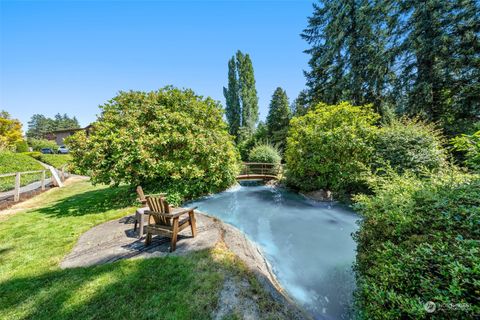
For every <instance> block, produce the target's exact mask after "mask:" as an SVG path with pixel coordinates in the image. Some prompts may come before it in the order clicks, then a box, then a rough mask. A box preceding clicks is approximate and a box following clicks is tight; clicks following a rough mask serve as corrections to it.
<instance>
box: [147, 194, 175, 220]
mask: <svg viewBox="0 0 480 320" xmlns="http://www.w3.org/2000/svg"><path fill="white" fill-rule="evenodd" d="M147 204H148V207H149V209H150V211H153V212H158V213H170V205H169V204H168V202H167V200H165V198H164V197H160V196H148V197H147ZM153 218H154V220H155V223H156V224H159V225H164V226H171V225H172V219H169V218H165V217H158V216H153Z"/></svg>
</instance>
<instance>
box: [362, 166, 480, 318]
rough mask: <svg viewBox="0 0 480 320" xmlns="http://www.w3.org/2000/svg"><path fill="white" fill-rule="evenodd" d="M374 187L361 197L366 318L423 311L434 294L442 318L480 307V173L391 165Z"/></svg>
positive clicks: (476, 311) (468, 314)
mask: <svg viewBox="0 0 480 320" xmlns="http://www.w3.org/2000/svg"><path fill="white" fill-rule="evenodd" d="M371 187H372V189H373V190H374V193H375V194H374V195H371V196H366V195H361V196H357V197H356V198H355V200H356V201H357V204H356V205H355V209H356V210H357V211H358V212H359V213H360V214H361V215H362V217H363V219H362V220H361V222H360V229H359V231H358V232H357V233H356V235H355V238H356V241H357V243H358V246H357V259H356V267H355V268H356V276H357V290H356V293H355V295H356V303H357V308H356V309H357V310H358V312H359V318H360V319H423V318H426V317H427V313H426V310H425V309H424V304H425V303H426V302H427V301H433V302H434V303H436V306H437V310H436V311H435V313H434V314H433V315H434V317H435V319H468V318H473V315H475V314H479V312H480V305H479V304H478V292H479V291H480V283H479V281H478V270H479V267H480V246H479V242H478V239H479V237H480V229H479V228H478V226H479V224H480V197H479V194H480V177H479V176H473V175H471V176H469V175H464V174H459V173H457V172H455V171H453V170H452V171H449V172H442V173H440V174H438V175H434V176H433V177H431V178H428V179H424V180H420V179H419V178H417V176H416V173H412V172H409V171H407V172H406V173H405V174H404V175H399V174H397V173H395V172H394V171H393V170H390V171H389V172H388V174H387V175H386V176H384V177H381V178H376V179H374V180H372V181H371ZM450 304H452V305H453V307H449V306H450ZM455 306H460V307H458V308H455Z"/></svg>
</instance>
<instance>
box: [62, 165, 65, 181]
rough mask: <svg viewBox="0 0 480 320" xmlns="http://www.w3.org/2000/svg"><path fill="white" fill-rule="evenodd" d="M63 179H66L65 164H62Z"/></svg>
mask: <svg viewBox="0 0 480 320" xmlns="http://www.w3.org/2000/svg"><path fill="white" fill-rule="evenodd" d="M62 181H65V166H62Z"/></svg>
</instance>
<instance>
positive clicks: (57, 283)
mask: <svg viewBox="0 0 480 320" xmlns="http://www.w3.org/2000/svg"><path fill="white" fill-rule="evenodd" d="M133 198H134V196H133V194H132V193H131V192H129V191H128V190H127V189H126V188H124V187H121V188H115V189H113V188H106V187H93V186H91V184H90V183H89V182H87V181H82V182H77V183H74V184H72V185H70V186H67V187H65V188H62V189H58V188H57V189H53V190H51V191H49V192H47V193H43V194H41V195H39V196H37V197H36V198H35V199H34V201H36V202H37V203H38V204H39V207H38V208H37V209H31V210H30V211H25V212H20V213H17V214H15V215H11V216H9V218H8V219H6V218H3V219H2V216H1V215H0V319H48V320H50V319H207V318H210V317H211V315H212V312H213V310H215V308H216V307H217V303H218V297H219V291H220V288H221V287H222V285H223V281H224V278H225V276H226V275H227V274H229V275H234V276H235V277H237V276H241V277H246V278H247V279H248V280H249V281H250V283H252V284H253V285H252V286H251V287H252V288H256V289H252V290H254V291H255V292H249V293H248V294H251V295H252V296H253V295H255V296H258V297H260V298H259V305H260V306H262V305H263V306H265V308H266V310H267V309H268V310H267V313H268V312H274V310H275V308H274V307H272V306H271V305H269V301H268V298H267V297H266V296H265V293H264V292H263V291H262V290H261V289H260V287H259V286H258V283H257V282H256V280H255V279H254V277H253V276H252V275H251V274H250V273H249V272H247V271H246V270H245V268H244V266H243V264H242V263H241V262H239V261H238V259H237V258H235V257H234V256H233V255H232V254H231V253H230V252H229V251H227V250H225V249H222V248H215V249H212V250H209V251H201V252H197V253H194V254H190V255H188V256H186V257H167V258H154V259H134V260H123V261H119V262H115V263H112V264H107V265H102V266H96V267H88V268H75V269H68V270H61V269H60V268H59V267H58V263H59V262H60V261H61V260H62V258H63V257H64V256H65V255H66V254H67V253H68V252H69V251H70V250H71V249H72V247H73V246H74V244H75V242H76V240H77V239H78V237H79V236H80V235H81V234H82V233H83V232H85V231H87V230H88V229H89V228H91V227H93V226H94V225H97V224H100V223H102V222H105V221H108V220H111V219H115V218H119V217H123V216H125V215H127V214H130V213H132V212H133V210H134V208H133V207H131V206H130V204H131V203H133ZM2 220H3V221H2ZM261 308H263V307H261ZM269 314H270V313H269ZM272 314H273V315H275V313H272ZM233 316H234V317H235V315H233ZM269 317H270V316H269Z"/></svg>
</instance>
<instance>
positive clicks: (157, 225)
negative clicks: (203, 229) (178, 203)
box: [145, 196, 197, 252]
mask: <svg viewBox="0 0 480 320" xmlns="http://www.w3.org/2000/svg"><path fill="white" fill-rule="evenodd" d="M146 199H147V204H148V207H149V209H150V210H147V211H146V212H145V213H146V214H149V217H152V218H153V221H154V222H153V223H151V222H150V221H151V219H150V218H149V224H148V225H147V228H146V231H147V238H146V240H145V245H147V246H148V245H149V244H150V243H151V242H152V235H161V236H166V237H169V238H171V239H172V240H171V245H170V252H173V251H175V249H176V245H177V237H178V233H179V232H180V231H182V230H183V229H185V228H187V227H189V226H190V228H191V230H192V236H193V237H195V235H196V234H197V230H196V228H197V227H196V222H195V213H194V210H195V209H196V208H197V207H195V208H174V207H172V206H170V205H169V204H168V202H167V201H166V200H165V198H164V197H162V196H147V197H146ZM186 214H188V217H185V218H183V219H180V218H181V217H182V216H184V215H186Z"/></svg>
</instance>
